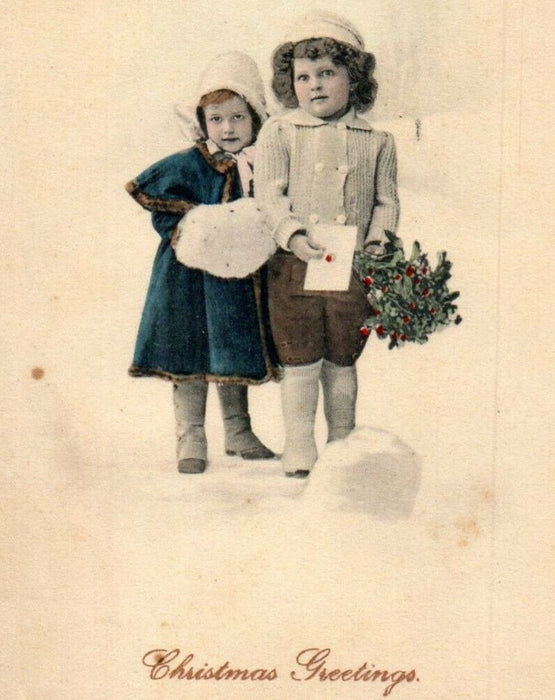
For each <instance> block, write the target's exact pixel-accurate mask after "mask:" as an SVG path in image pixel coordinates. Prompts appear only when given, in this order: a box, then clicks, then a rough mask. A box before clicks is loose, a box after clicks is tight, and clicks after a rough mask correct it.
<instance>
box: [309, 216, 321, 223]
mask: <svg viewBox="0 0 555 700" xmlns="http://www.w3.org/2000/svg"><path fill="white" fill-rule="evenodd" d="M318 219H319V217H318V214H311V215H310V216H309V217H308V220H309V221H310V223H311V224H317V223H318Z"/></svg>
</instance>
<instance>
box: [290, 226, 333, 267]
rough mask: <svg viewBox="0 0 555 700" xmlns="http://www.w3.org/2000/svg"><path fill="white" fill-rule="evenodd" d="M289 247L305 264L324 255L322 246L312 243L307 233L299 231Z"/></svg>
mask: <svg viewBox="0 0 555 700" xmlns="http://www.w3.org/2000/svg"><path fill="white" fill-rule="evenodd" d="M287 245H288V246H289V250H290V251H291V252H292V253H294V254H295V255H296V256H297V257H298V258H299V260H302V261H303V262H308V261H309V260H312V259H313V258H321V257H322V255H323V254H324V249H323V248H322V246H321V245H318V243H315V242H314V241H311V240H310V239H309V237H308V236H307V234H306V231H297V233H294V234H293V235H292V236H291V238H290V239H289V241H288V244H287Z"/></svg>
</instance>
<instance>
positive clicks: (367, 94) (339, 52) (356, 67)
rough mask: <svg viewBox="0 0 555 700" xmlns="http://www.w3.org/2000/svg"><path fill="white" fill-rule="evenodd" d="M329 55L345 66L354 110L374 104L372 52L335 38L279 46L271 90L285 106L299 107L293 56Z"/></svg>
mask: <svg viewBox="0 0 555 700" xmlns="http://www.w3.org/2000/svg"><path fill="white" fill-rule="evenodd" d="M327 57H329V58H331V60H332V61H333V63H335V65H338V66H345V68H346V69H347V73H348V75H349V80H350V82H351V96H350V104H351V105H352V106H353V107H354V108H355V110H356V111H357V112H364V111H366V110H368V109H370V107H372V105H373V104H374V100H375V99H376V92H377V90H378V83H377V82H376V80H375V79H374V77H373V74H374V69H375V67H376V59H375V58H374V54H371V53H366V52H365V51H358V50H357V49H355V48H353V47H352V46H348V45H347V44H343V43H341V42H339V41H336V40H335V39H330V38H327V37H326V38H322V39H305V40H303V41H299V42H298V43H296V44H294V43H292V42H287V43H285V44H283V45H282V46H280V47H279V48H278V50H277V51H276V52H275V54H274V57H273V61H272V62H273V69H274V76H273V79H272V89H273V91H274V94H275V96H276V97H277V99H278V100H279V101H280V102H281V104H282V105H283V106H284V107H298V106H299V101H298V100H297V96H296V95H295V89H294V87H293V60H294V59H295V58H310V59H312V60H316V59H318V58H327Z"/></svg>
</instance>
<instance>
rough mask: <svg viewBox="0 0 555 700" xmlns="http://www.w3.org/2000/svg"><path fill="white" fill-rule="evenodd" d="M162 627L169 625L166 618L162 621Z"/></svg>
mask: <svg viewBox="0 0 555 700" xmlns="http://www.w3.org/2000/svg"><path fill="white" fill-rule="evenodd" d="M160 627H169V623H168V622H166V620H164V621H163V622H162V623H160Z"/></svg>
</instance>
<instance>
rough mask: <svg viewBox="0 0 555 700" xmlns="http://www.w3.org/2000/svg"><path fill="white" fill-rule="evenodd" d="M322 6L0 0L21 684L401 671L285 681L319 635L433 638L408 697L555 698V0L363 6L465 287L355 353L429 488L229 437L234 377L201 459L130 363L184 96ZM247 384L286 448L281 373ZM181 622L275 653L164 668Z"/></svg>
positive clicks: (204, 648) (195, 645)
mask: <svg viewBox="0 0 555 700" xmlns="http://www.w3.org/2000/svg"><path fill="white" fill-rule="evenodd" d="M315 7H321V8H329V9H334V8H335V3H331V2H322V3H319V4H318V5H317V6H316V5H314V4H311V3H303V2H292V1H290V0H287V1H285V2H281V3H272V4H271V3H261V4H256V3H247V2H246V1H243V0H230V2H228V3H226V4H225V5H220V4H217V3H200V2H199V3H197V2H176V1H173V0H171V1H170V0H168V1H163V2H147V1H144V0H137V1H136V2H133V3H131V2H120V3H117V4H115V6H114V5H111V4H108V3H107V2H99V3H90V2H81V1H80V0H75V1H72V2H62V1H59V2H55V3H54V2H41V3H38V2H31V1H29V2H26V3H18V4H15V5H12V6H10V7H7V8H4V11H3V13H2V14H3V16H2V21H3V32H2V33H3V38H4V41H3V49H2V52H3V57H4V58H5V59H6V61H5V68H4V70H3V77H2V83H3V84H2V94H3V95H4V96H5V100H6V105H7V108H5V109H4V110H3V120H5V123H4V124H3V128H2V131H1V137H0V138H1V140H2V146H3V151H4V157H3V163H4V176H3V178H2V179H1V182H0V187H1V196H2V201H3V205H2V210H3V213H4V216H3V221H4V234H3V237H4V241H5V243H4V249H3V256H2V275H1V285H2V296H3V302H4V303H3V307H2V308H3V311H2V327H3V329H4V333H3V334H2V336H3V343H4V348H3V353H2V359H3V364H4V367H3V371H2V374H1V379H0V381H1V390H2V397H3V399H4V401H5V407H4V410H3V415H4V420H3V424H2V429H1V430H2V432H1V442H0V451H1V452H0V454H1V456H2V465H3V470H2V494H3V503H4V507H3V520H4V525H3V528H2V535H3V538H2V539H3V544H4V548H3V558H4V560H5V563H4V565H3V572H4V576H3V577H2V578H3V594H2V604H1V605H2V613H3V616H4V615H5V619H6V623H5V626H4V627H5V629H6V630H7V631H8V635H7V644H5V646H4V649H3V651H5V652H6V654H5V660H4V663H5V668H4V669H3V670H2V674H1V679H2V680H1V681H0V683H1V684H3V685H5V688H4V690H3V691H2V697H3V698H10V699H11V698H41V699H42V698H56V699H58V698H83V699H88V698H91V699H92V698H94V699H96V698H101V697H102V698H118V699H119V698H177V697H195V698H197V697H198V698H232V697H237V698H249V697H264V698H292V697H299V698H321V697H345V698H358V697H370V698H372V697H376V698H377V697H381V692H382V691H383V688H382V689H380V688H379V687H378V686H376V685H370V684H366V685H364V686H361V685H358V684H349V683H347V684H343V685H342V686H339V685H337V684H329V685H328V684H323V683H322V684H321V683H318V684H317V683H316V682H315V681H312V682H310V683H294V682H293V681H291V680H290V679H289V678H288V674H289V671H290V670H292V669H293V667H294V657H295V655H296V653H297V652H299V651H300V650H301V649H303V648H305V647H310V646H328V647H331V648H332V649H333V657H332V659H333V660H332V664H331V665H337V666H341V667H342V668H348V667H353V666H354V667H355V668H356V667H358V666H359V665H360V664H362V662H363V661H367V662H368V663H375V664H376V665H377V666H382V667H389V668H390V669H392V668H405V669H407V670H408V669H410V668H412V667H415V668H416V669H417V671H418V675H419V677H420V679H421V680H420V683H418V684H416V683H413V684H411V685H405V684H401V685H400V686H398V687H397V688H396V689H395V690H394V691H393V693H392V696H393V697H395V696H399V697H404V698H410V699H411V700H412V699H413V698H414V699H419V698H422V699H426V700H428V699H429V698H441V699H446V700H450V699H451V698H472V699H480V698H487V699H488V700H489V699H491V698H500V699H506V698H515V699H516V698H523V697H530V698H538V699H544V698H545V699H546V700H547V699H549V698H552V697H554V696H555V681H554V680H553V675H552V673H550V670H551V671H552V669H553V666H554V658H553V641H552V638H553V632H552V629H553V627H552V625H553V622H554V615H553V573H554V566H553V564H554V560H553V557H554V550H553V538H552V530H553V516H552V512H553V511H552V505H553V504H552V501H553V482H554V479H553V469H552V464H553V441H552V437H551V432H552V431H551V414H552V409H553V399H552V387H550V386H549V385H550V383H551V382H550V380H551V372H550V369H551V368H552V366H553V363H552V361H553V353H552V350H551V335H550V330H551V328H552V327H553V324H552V320H551V308H552V284H551V269H550V264H549V263H550V261H551V256H552V252H553V250H552V248H553V246H552V240H551V239H552V235H551V228H552V219H553V217H552V214H553V211H552V189H553V165H552V157H551V156H550V155H549V147H550V145H551V143H550V142H551V138H550V134H549V128H550V127H551V125H552V123H553V106H552V102H553V100H552V95H551V83H552V77H551V76H552V67H553V61H552V57H553V39H552V37H551V30H550V27H551V26H552V22H553V9H552V4H551V3H549V2H521V1H518V0H506V1H505V2H502V1H501V0H497V1H494V2H490V3H482V2H477V1H475V0H472V1H466V0H463V1H460V2H457V3H453V2H439V0H437V1H436V0H419V1H417V0H407V1H406V2H402V3H401V2H394V1H393V0H383V1H382V2H379V3H378V2H375V3H368V2H362V1H354V0H349V2H346V3H345V4H344V6H342V8H341V12H342V13H344V14H345V15H346V16H348V17H349V18H350V19H351V20H352V21H353V23H355V24H356V25H357V27H359V28H360V30H361V32H362V33H363V35H364V36H365V38H366V40H367V45H368V46H369V48H371V49H372V50H373V51H374V52H375V54H376V56H377V60H378V65H379V72H378V76H377V77H378V80H379V82H380V92H379V103H378V104H377V105H376V108H375V110H374V113H373V115H372V120H373V121H374V122H375V123H379V124H382V125H385V126H386V127H387V128H388V129H390V130H391V131H392V132H393V133H394V135H395V138H396V141H397V147H398V151H399V158H400V185H401V197H402V207H403V212H402V228H401V235H402V236H403V237H404V238H405V240H406V242H407V244H409V243H410V242H411V240H412V239H413V238H418V239H419V240H420V241H421V243H422V245H423V248H424V249H425V250H428V251H430V252H432V253H433V252H434V251H435V250H437V249H440V248H445V249H447V250H448V252H449V256H450V258H451V259H452V260H453V261H454V270H453V271H454V277H453V287H454V288H457V289H460V290H461V299H460V310H461V313H462V315H463V316H464V322H463V324H462V325H461V326H459V327H458V328H456V329H455V328H453V329H449V330H448V331H447V332H445V333H442V334H439V335H437V336H436V337H435V338H432V340H431V342H430V343H429V344H428V345H426V346H424V347H414V348H413V347H408V348H405V349H403V350H402V351H400V352H389V351H387V349H386V348H385V346H384V345H382V344H379V343H378V342H377V341H376V339H373V340H372V342H371V343H370V345H369V346H368V349H367V350H366V352H365V355H364V356H363V357H362V359H361V361H360V363H359V368H360V399H359V424H361V425H362V426H368V432H369V433H370V434H372V435H374V436H375V437H376V438H377V443H376V445H377V447H376V449H378V448H379V449H381V443H380V440H382V439H383V440H385V443H386V444H385V447H384V450H385V452H386V453H387V451H388V449H389V446H390V444H391V443H392V442H394V441H395V439H396V438H398V439H399V440H401V441H402V443H404V444H405V445H407V446H408V447H409V448H410V449H411V450H414V452H415V453H416V457H415V458H414V459H415V461H414V463H413V466H415V465H417V467H418V469H417V475H418V479H419V481H418V483H417V484H416V485H417V487H418V491H417V493H416V500H415V504H414V509H413V511H412V513H411V514H410V517H400V516H401V513H400V511H399V512H397V513H395V512H390V513H389V514H388V513H387V512H386V511H385V510H383V509H382V510H380V507H379V505H380V503H382V504H383V502H384V501H387V502H390V503H393V504H394V503H395V502H396V501H395V489H396V487H397V486H398V484H397V483H396V482H395V479H394V478H392V479H391V481H388V479H387V478H384V477H383V475H379V476H377V477H376V478H377V483H378V484H379V488H380V489H381V491H380V492H379V493H377V490H376V492H368V488H367V487H366V489H365V487H364V481H363V480H362V481H360V482H359V483H358V484H355V490H356V489H357V488H359V489H361V490H362V494H363V496H364V498H366V501H364V498H363V499H362V501H363V502H362V507H361V504H358V505H357V502H356V496H357V494H356V493H355V492H353V497H352V501H351V502H350V503H348V504H347V507H346V509H343V510H341V509H339V508H338V507H337V504H336V502H335V500H334V493H332V492H330V489H331V490H333V489H334V488H336V487H337V485H336V484H335V485H334V483H333V482H332V481H330V480H327V481H326V480H325V479H324V471H322V472H321V474H322V478H317V473H316V472H315V474H314V475H313V477H311V480H312V481H311V483H310V484H309V485H307V486H306V487H305V486H304V485H303V484H297V483H295V484H290V483H289V482H286V481H285V480H284V479H283V478H282V477H281V475H280V470H279V463H276V464H275V465H264V464H259V465H245V464H241V463H238V462H234V461H233V460H229V459H227V460H226V458H223V457H220V453H221V452H222V435H221V429H220V424H219V417H218V411H217V406H216V405H215V402H214V400H213V396H212V397H211V399H212V400H211V404H210V407H209V411H210V415H211V422H210V430H211V436H212V441H211V443H210V449H211V459H212V468H211V470H210V472H207V473H206V474H205V475H204V476H203V477H201V479H200V480H196V479H195V480H192V479H191V480H188V479H187V478H182V477H180V476H179V475H178V474H177V473H176V471H175V464H174V455H173V450H174V443H173V423H172V421H173V417H172V408H171V395H170V385H169V384H165V383H163V382H159V381H156V380H131V379H130V378H128V377H127V376H126V369H127V365H128V363H129V361H130V358H131V353H132V348H133V343H134V338H135V333H136V327H137V323H138V319H139V314H140V311H141V308H142V303H143V299H144V294H145V291H146V284H147V281H148V276H149V273H150V267H151V264H152V257H153V254H154V251H155V248H156V245H157V240H156V236H155V235H154V234H153V233H152V232H151V229H150V225H149V221H148V216H147V215H146V213H145V212H143V211H141V210H140V208H139V207H138V206H137V205H136V204H135V203H134V202H133V201H132V200H131V199H130V198H129V197H128V195H127V194H126V193H125V192H124V190H123V185H124V183H125V182H126V181H127V180H129V179H131V178H132V177H133V176H135V175H136V174H137V173H138V172H140V171H141V170H142V169H143V168H144V167H146V166H147V165H148V164H150V163H151V162H153V161H154V160H156V159H158V158H160V157H162V156H164V155H166V154H169V153H171V152H173V151H175V150H178V149H180V148H182V147H183V140H182V137H181V135H180V133H179V130H178V128H177V125H176V123H175V120H174V117H173V115H172V107H173V104H174V103H175V102H186V101H187V99H188V96H189V95H190V94H192V90H193V86H194V82H195V79H196V76H197V75H198V73H199V71H200V70H201V68H202V66H203V65H204V64H205V62H206V60H208V59H209V58H211V57H212V56H213V55H214V53H216V52H218V51H223V50H228V49H235V48H238V49H245V48H248V52H249V53H250V54H251V55H252V56H253V58H255V59H256V60H257V61H259V63H260V65H261V68H263V70H264V77H265V78H268V77H269V70H268V57H269V54H270V52H271V50H272V48H273V47H274V45H275V43H276V41H278V40H279V38H280V36H281V33H282V32H281V27H282V26H283V20H284V18H286V17H290V16H292V15H293V14H295V13H298V12H300V11H302V10H304V9H310V8H315ZM415 119H420V120H421V133H422V138H421V140H420V141H419V142H417V141H416V140H415V129H414V120H415ZM544 262H545V263H547V264H545V265H544V264H543V263H544ZM33 367H42V368H43V369H44V376H43V378H42V379H40V380H36V379H33V378H32V376H31V371H32V368H33ZM211 393H212V394H213V393H214V392H211ZM251 402H252V414H253V419H254V421H255V423H256V427H257V431H258V433H259V434H260V435H261V437H263V439H264V440H265V441H266V442H267V443H268V444H269V445H270V446H271V447H273V448H274V449H276V450H279V449H280V448H281V439H282V433H281V418H280V414H279V387H278V386H277V385H274V384H272V385H266V386H264V387H261V388H259V389H256V390H253V391H252V392H251ZM319 430H320V433H319V435H320V440H321V439H322V437H323V432H322V424H321V421H320V424H319ZM378 431H385V432H382V433H379V432H378ZM380 435H381V437H380ZM343 458H345V459H347V458H348V455H344V457H341V458H340V459H343ZM305 489H306V490H305ZM359 495H360V494H359ZM378 496H379V497H378ZM359 500H360V499H359ZM365 505H366V506H367V508H366V509H365V508H364V506H365ZM370 506H373V507H370ZM176 646H177V647H180V648H181V649H182V650H183V651H184V652H188V651H191V652H193V653H194V654H195V659H196V662H197V664H198V665H202V664H203V663H204V662H207V663H210V664H214V665H219V664H221V663H223V661H225V660H229V661H230V663H231V664H232V665H233V666H236V667H250V668H256V667H259V666H273V665H275V666H276V667H277V668H278V671H279V674H280V680H279V681H276V682H274V683H268V684H258V683H256V684H251V685H245V684H242V685H239V684H238V683H237V682H236V683H235V684H232V683H229V682H228V683H227V684H225V685H217V684H215V683H214V684H212V683H206V684H203V683H201V682H198V683H197V684H195V685H192V684H187V682H186V681H183V682H181V683H178V682H176V681H173V682H171V681H167V682H166V681H159V682H156V683H155V682H153V681H151V680H149V679H148V675H147V669H146V668H145V667H143V666H142V665H141V657H142V655H143V654H144V653H145V652H146V651H148V650H149V649H151V648H156V647H164V648H168V649H169V648H173V647H176Z"/></svg>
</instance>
